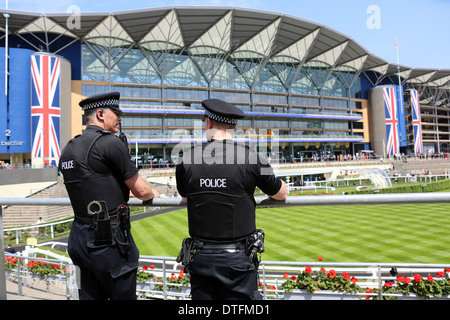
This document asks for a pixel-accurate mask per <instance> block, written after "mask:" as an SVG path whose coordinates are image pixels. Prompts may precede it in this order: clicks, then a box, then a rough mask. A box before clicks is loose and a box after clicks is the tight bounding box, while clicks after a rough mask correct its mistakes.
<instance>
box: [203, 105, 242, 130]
mask: <svg viewBox="0 0 450 320" xmlns="http://www.w3.org/2000/svg"><path fill="white" fill-rule="evenodd" d="M202 106H203V108H205V116H206V117H208V118H210V119H212V120H215V121H218V122H223V123H227V124H231V125H236V124H237V120H238V119H242V118H244V117H245V113H244V112H243V111H242V110H241V109H239V108H237V107H235V106H233V105H232V104H230V103H228V102H225V101H222V100H219V99H208V100H204V101H202Z"/></svg>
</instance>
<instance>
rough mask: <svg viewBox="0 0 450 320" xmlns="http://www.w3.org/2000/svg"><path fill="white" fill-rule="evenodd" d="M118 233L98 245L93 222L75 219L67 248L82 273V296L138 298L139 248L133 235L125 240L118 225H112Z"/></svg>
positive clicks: (88, 298)
mask: <svg viewBox="0 0 450 320" xmlns="http://www.w3.org/2000/svg"><path fill="white" fill-rule="evenodd" d="M111 232H112V234H114V235H116V236H115V237H114V240H113V241H112V242H111V243H110V244H108V245H96V244H95V243H94V241H93V239H94V231H93V226H92V225H90V224H86V223H83V222H81V221H80V220H78V219H75V220H74V222H73V223H72V229H71V231H70V236H69V244H68V252H69V255H70V258H71V259H72V261H73V263H74V264H75V265H76V266H77V267H78V270H77V271H79V273H80V278H79V279H80V281H79V283H78V285H79V286H80V287H79V297H80V300H136V275H137V267H138V263H139V250H138V249H137V247H136V244H135V243H134V240H133V238H132V237H131V235H130V243H129V245H128V246H126V247H123V246H121V245H120V244H119V243H118V242H116V239H119V240H121V241H122V242H124V239H123V238H121V237H123V234H122V233H121V231H120V230H119V227H118V226H116V225H115V226H111Z"/></svg>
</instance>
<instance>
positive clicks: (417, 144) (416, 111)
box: [411, 90, 423, 154]
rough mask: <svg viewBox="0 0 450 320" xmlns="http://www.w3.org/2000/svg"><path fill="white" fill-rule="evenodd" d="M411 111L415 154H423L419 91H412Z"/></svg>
mask: <svg viewBox="0 0 450 320" xmlns="http://www.w3.org/2000/svg"><path fill="white" fill-rule="evenodd" d="M411 109H412V118H413V130H414V152H415V153H416V154H418V153H422V152H423V142H422V123H421V120H420V104H419V93H418V92H417V90H411Z"/></svg>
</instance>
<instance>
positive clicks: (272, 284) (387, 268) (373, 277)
mask: <svg viewBox="0 0 450 320" xmlns="http://www.w3.org/2000/svg"><path fill="white" fill-rule="evenodd" d="M37 253H39V254H41V255H45V256H46V257H45V258H38V257H36V254H37ZM47 256H57V255H55V254H54V253H52V252H50V251H45V250H41V249H39V248H38V247H34V248H27V249H26V251H24V252H23V253H19V254H6V257H8V258H11V259H14V258H16V261H17V262H16V267H15V268H14V269H13V270H8V271H7V272H6V277H7V278H8V281H12V282H13V283H16V284H17V294H18V295H19V296H23V295H25V294H24V293H23V292H24V290H23V289H24V287H32V286H33V283H30V281H45V285H46V287H47V289H46V291H47V293H53V294H59V295H60V296H61V299H67V300H76V299H78V291H77V288H78V286H77V284H78V283H79V282H78V276H79V275H78V274H77V272H78V269H77V268H76V267H75V266H74V265H73V264H72V263H71V261H70V259H69V258H64V257H62V258H61V257H59V258H58V259H55V258H48V257H47ZM32 261H37V262H41V261H42V262H43V263H48V264H54V265H58V266H60V268H61V270H62V269H64V270H65V271H64V272H62V273H60V274H58V275H56V276H48V277H42V276H41V277H39V276H37V275H36V274H33V273H32V272H31V271H30V269H29V268H28V267H27V264H28V263H29V262H32ZM139 262H140V267H139V271H140V272H144V271H142V270H143V266H145V267H147V268H146V269H148V270H147V271H145V272H147V273H148V274H150V275H151V276H152V277H151V278H150V280H148V281H146V282H139V281H138V282H137V287H136V293H137V297H138V299H139V300H146V299H160V300H190V299H191V295H190V284H189V283H188V284H187V285H186V286H183V285H181V284H177V283H171V282H170V280H169V279H170V278H171V277H175V278H177V277H178V275H179V274H180V271H181V270H182V269H183V266H182V265H180V264H179V263H177V262H176V258H175V257H161V256H146V255H141V256H140V259H139ZM150 266H151V268H150ZM307 266H308V267H311V269H312V271H313V272H314V271H319V270H320V269H322V268H324V269H325V270H326V271H330V270H334V271H336V273H337V275H340V274H342V273H343V272H346V273H348V274H349V275H350V276H352V277H355V278H357V279H358V282H357V285H358V286H359V287H360V288H361V289H362V291H361V292H358V293H357V294H356V295H358V296H359V298H360V299H369V298H371V299H373V298H378V299H382V298H383V297H384V296H394V297H401V295H400V294H385V293H383V292H382V290H379V289H381V288H382V286H383V284H384V282H386V281H393V282H395V281H396V276H393V275H392V274H391V270H392V268H395V269H396V272H397V274H398V275H401V276H405V277H412V275H413V274H421V275H422V276H423V277H424V278H426V277H427V276H428V275H433V277H434V278H435V279H436V281H440V280H439V279H437V278H436V274H437V273H438V272H443V271H444V269H445V268H448V267H449V265H445V264H409V263H325V262H290V261H262V262H261V263H260V266H259V279H260V284H261V285H260V287H259V291H260V293H261V295H262V297H263V299H264V300H281V299H283V298H284V295H285V291H284V290H283V289H282V284H283V283H284V282H285V281H287V279H286V275H287V277H288V278H290V277H291V276H297V275H298V273H300V272H302V271H304V270H305V267H307ZM441 281H444V280H441ZM54 285H59V286H60V287H64V288H65V290H61V289H60V290H59V292H52V286H54ZM366 288H371V289H378V290H376V291H378V292H376V291H374V293H369V292H366V291H364V289H366ZM61 292H63V293H61ZM315 294H319V295H320V294H321V292H315ZM445 298H446V299H448V297H445Z"/></svg>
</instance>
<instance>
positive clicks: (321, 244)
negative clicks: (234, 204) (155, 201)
mask: <svg viewBox="0 0 450 320" xmlns="http://www.w3.org/2000/svg"><path fill="white" fill-rule="evenodd" d="M256 215H257V227H258V228H261V229H263V230H264V232H265V233H266V241H265V253H264V254H263V255H262V260H277V261H317V257H319V256H321V257H323V259H324V261H326V262H400V263H450V250H448V244H449V243H450V233H449V226H450V215H449V214H448V204H423V205H422V204H421V205H417V204H414V205H398V206H393V205H372V206H363V205H358V206H356V205H350V206H318V207H284V208H258V209H257V213H256ZM132 233H133V236H134V238H135V241H136V243H137V245H138V247H139V250H140V253H141V254H142V255H157V256H176V255H177V254H178V251H179V250H180V247H181V241H182V239H183V238H184V237H187V236H188V229H187V213H186V209H182V210H176V211H172V212H169V213H164V214H161V215H157V216H153V217H150V218H146V219H142V220H139V221H136V222H133V224H132Z"/></svg>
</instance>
